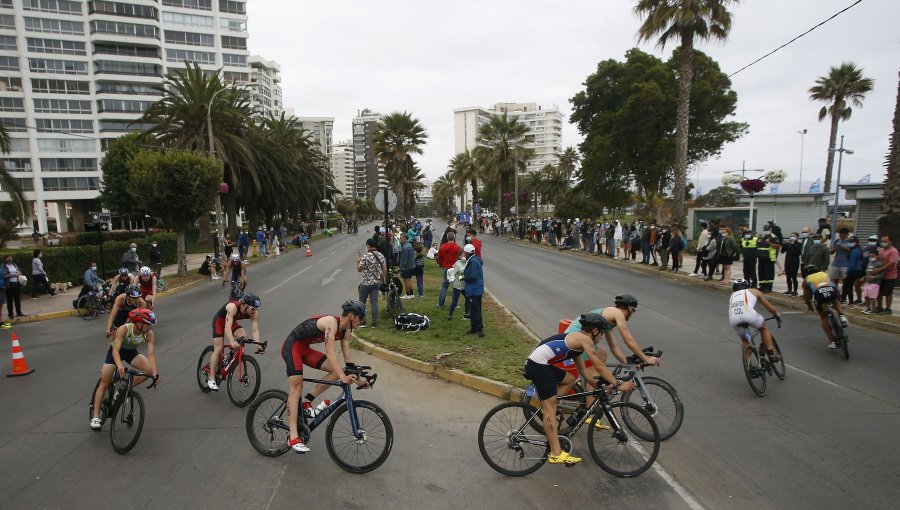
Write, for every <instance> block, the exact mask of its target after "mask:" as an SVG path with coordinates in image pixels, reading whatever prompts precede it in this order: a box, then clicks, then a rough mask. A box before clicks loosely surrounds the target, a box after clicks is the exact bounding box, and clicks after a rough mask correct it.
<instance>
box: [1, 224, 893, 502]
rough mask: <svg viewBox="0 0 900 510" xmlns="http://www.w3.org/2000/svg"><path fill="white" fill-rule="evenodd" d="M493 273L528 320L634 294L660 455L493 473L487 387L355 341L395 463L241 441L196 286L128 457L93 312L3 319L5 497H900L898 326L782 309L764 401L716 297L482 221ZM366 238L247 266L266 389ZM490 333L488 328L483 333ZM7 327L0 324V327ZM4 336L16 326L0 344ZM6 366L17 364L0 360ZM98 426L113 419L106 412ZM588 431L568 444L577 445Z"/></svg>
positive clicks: (177, 317)
mask: <svg viewBox="0 0 900 510" xmlns="http://www.w3.org/2000/svg"><path fill="white" fill-rule="evenodd" d="M483 240H484V243H485V245H484V256H485V259H486V261H485V262H486V263H485V273H486V276H485V277H486V283H487V287H488V289H489V290H490V291H491V292H493V293H494V294H495V295H496V296H497V297H498V298H499V299H501V300H502V301H503V302H504V304H505V305H506V306H507V307H509V308H510V309H512V310H513V311H514V312H515V313H516V314H518V315H519V316H520V317H522V318H523V319H524V320H525V322H526V323H527V324H528V325H529V327H530V328H531V329H532V330H533V331H534V332H535V333H537V334H538V335H539V336H546V335H549V334H550V333H552V332H554V331H555V330H556V326H555V324H556V322H557V320H558V319H559V318H563V317H571V316H575V315H577V314H579V313H581V312H583V311H586V310H587V309H590V308H593V307H594V306H597V305H602V304H607V303H610V302H611V300H612V296H614V295H615V294H617V293H621V292H625V291H628V292H631V293H633V294H635V295H636V296H638V298H639V299H640V301H641V306H640V311H639V312H638V314H637V315H636V317H635V319H634V320H633V321H632V323H630V325H631V327H632V328H633V329H634V330H635V332H636V334H637V335H638V339H639V341H640V342H641V343H642V344H643V345H654V346H656V347H659V348H662V349H664V350H665V351H666V353H665V355H664V364H663V366H662V367H661V368H659V369H653V372H656V375H660V376H662V377H664V378H666V379H667V380H669V381H670V382H672V383H673V384H674V385H675V386H676V387H677V388H678V390H679V392H680V393H681V395H682V398H683V399H684V401H685V406H686V409H687V411H686V412H687V418H686V420H685V424H684V426H683V428H682V430H681V432H679V434H678V435H677V436H675V437H674V438H673V439H671V440H669V441H667V442H665V443H664V444H663V448H662V450H661V453H660V457H659V460H658V462H657V467H658V468H659V469H656V470H651V471H648V472H647V473H645V474H644V475H642V476H641V477H639V478H637V479H634V480H623V479H617V478H614V477H612V476H610V475H607V474H606V473H605V472H603V471H602V470H600V469H599V467H597V466H596V465H594V464H593V462H592V461H591V460H590V459H589V458H586V459H585V462H584V463H583V464H582V465H580V466H577V467H575V468H571V469H564V468H561V467H558V466H544V467H543V468H542V469H541V470H539V471H538V472H536V473H534V474H533V475H530V476H528V477H525V478H507V477H504V476H502V475H499V474H498V473H495V472H494V471H493V470H491V469H490V468H489V467H488V466H487V465H486V464H485V463H484V461H483V460H482V459H481V456H480V455H479V453H478V448H477V444H476V432H477V428H478V423H479V422H480V420H481V418H482V417H483V415H484V413H485V412H486V411H487V410H488V409H490V408H491V407H492V406H493V405H495V404H496V403H497V402H498V400H497V399H496V398H493V397H488V396H485V395H481V394H479V393H476V392H473V391H471V390H468V389H465V388H462V387H459V386H455V385H452V384H449V383H445V382H443V381H440V380H436V379H431V378H428V377H425V376H422V375H419V374H417V373H413V372H411V371H409V370H406V369H403V368H399V367H396V366H393V365H391V364H390V363H387V362H385V361H381V360H377V359H369V358H367V357H366V356H365V355H363V354H361V353H359V352H354V354H353V356H354V361H355V362H357V363H360V362H362V363H366V364H370V365H373V366H375V367H376V369H377V372H378V373H379V381H378V385H377V386H376V388H375V389H374V390H366V391H363V392H359V393H358V394H357V397H358V398H364V399H368V400H372V401H374V402H376V403H377V404H379V405H380V406H381V407H383V408H384V409H385V410H386V412H387V413H388V415H389V416H390V418H391V421H392V423H393V427H394V433H395V439H394V448H393V451H392V453H391V456H390V457H389V458H388V460H387V462H386V463H385V464H384V465H383V466H381V467H380V468H378V469H377V470H376V471H374V472H372V473H369V474H367V475H362V476H360V475H351V474H349V473H346V472H344V471H342V470H341V469H339V468H338V467H337V466H336V465H335V464H334V463H333V462H332V461H331V459H330V458H329V457H328V454H327V452H326V450H325V446H324V440H323V438H324V434H323V431H322V430H319V431H316V432H314V433H313V436H312V441H311V443H310V446H311V448H312V450H313V451H312V452H311V453H309V454H306V455H303V456H299V455H295V454H293V453H288V454H285V455H284V456H282V457H279V458H275V459H271V458H267V457H263V456H261V455H259V454H258V453H257V452H256V451H255V450H253V448H252V447H251V446H250V444H249V442H248V441H247V438H246V434H245V431H244V426H243V425H244V418H245V410H243V409H238V408H236V407H234V406H233V405H232V404H231V403H230V402H229V400H228V397H227V394H226V392H225V391H224V389H223V391H220V392H219V393H218V394H203V393H201V392H200V391H199V389H198V388H197V384H196V382H195V381H196V379H195V375H194V370H195V368H196V360H197V356H198V355H199V353H200V351H201V350H202V349H203V348H204V347H205V346H206V345H207V344H208V343H209V336H210V332H209V328H210V326H209V324H210V318H211V316H212V314H213V313H214V312H215V310H216V309H218V307H219V306H221V304H222V303H224V301H225V300H226V294H225V291H224V290H223V289H221V288H220V287H218V286H216V285H215V284H204V285H201V286H199V287H198V288H195V289H192V290H189V291H187V292H184V293H182V294H179V295H176V296H173V297H170V298H168V299H164V300H162V301H161V302H160V304H159V307H158V312H159V315H160V318H161V323H160V324H159V325H158V326H157V328H156V331H157V337H158V339H159V349H158V356H159V366H160V371H161V374H162V378H163V379H162V385H161V386H160V387H159V388H158V389H156V390H143V389H142V390H140V391H141V393H142V395H143V396H144V397H145V402H146V408H147V420H146V423H145V427H144V433H143V435H142V437H141V439H140V442H139V443H138V444H137V446H136V447H135V449H134V450H132V451H131V452H130V453H129V454H128V455H125V456H121V455H118V454H116V453H114V452H113V451H112V449H111V447H110V444H109V435H108V432H107V428H106V427H105V428H104V431H103V432H102V433H99V434H98V433H95V432H92V431H91V430H89V428H88V423H87V422H88V419H87V413H86V407H87V403H88V394H89V393H90V390H91V388H93V385H94V383H95V381H96V378H97V371H98V369H99V366H100V364H101V362H102V358H103V355H104V352H105V349H106V340H105V339H104V337H103V335H102V329H103V325H102V323H101V322H100V321H99V320H98V321H94V322H84V321H81V320H80V319H77V318H72V319H61V320H54V321H48V322H42V323H35V324H28V325H23V326H20V327H17V328H16V329H15V330H13V331H16V332H17V333H18V335H19V339H20V340H21V342H22V345H23V349H24V352H25V355H26V357H27V360H28V363H29V365H30V366H31V367H32V368H35V369H37V371H36V372H35V373H34V374H31V375H29V376H27V377H20V378H0V409H3V413H2V419H0V459H2V462H0V508H4V509H5V508H15V509H20V508H96V507H99V506H101V505H109V504H115V505H127V506H129V507H134V508H168V509H171V508H187V507H191V508H213V507H216V508H287V507H289V506H290V507H294V506H297V507H304V508H346V509H363V508H376V509H378V508H391V509H394V508H436V509H437V508H441V509H443V508H459V507H465V506H474V507H477V508H481V507H487V506H490V507H492V508H501V509H505V508H510V509H517V510H520V509H523V508H525V509H527V508H547V507H548V506H552V505H556V504H576V505H582V506H584V505H586V506H588V507H590V506H595V505H597V504H600V505H603V506H613V505H614V506H616V507H621V508H690V507H694V508H698V507H705V508H751V507H753V508H759V507H765V508H779V507H780V508H839V507H843V508H845V507H847V506H848V505H850V506H851V507H863V506H866V507H874V508H888V507H893V506H895V498H896V487H897V486H898V481H900V480H898V478H900V475H898V473H900V470H898V469H897V468H898V460H897V459H898V458H900V456H898V453H900V452H898V446H897V445H896V443H895V442H894V441H893V438H894V436H895V431H896V430H897V429H898V425H900V420H898V403H900V395H898V394H900V390H898V389H897V388H898V385H897V382H898V381H897V379H898V374H897V371H896V369H895V368H894V367H893V366H892V365H893V363H892V358H893V357H894V356H893V355H895V354H896V353H897V351H898V348H897V346H898V344H897V339H896V338H889V336H888V335H887V334H884V333H877V332H871V331H867V330H859V331H854V330H853V329H851V330H850V334H851V338H852V339H853V343H852V344H851V348H852V355H853V358H852V359H851V361H850V362H845V361H843V360H842V359H840V358H839V357H838V356H837V355H836V354H835V353H832V352H828V351H827V350H826V349H825V348H824V341H822V340H820V339H819V335H820V333H818V332H817V330H816V327H817V323H816V322H815V321H813V320H812V319H811V318H809V317H808V316H805V315H802V314H791V315H787V318H788V320H787V321H786V324H785V328H784V329H783V330H781V331H779V332H778V338H779V340H780V342H781V345H782V348H783V350H784V353H785V355H786V358H787V361H788V363H789V369H788V379H787V380H786V381H784V382H781V383H778V382H773V383H772V384H771V386H770V391H769V394H768V395H767V396H766V397H765V398H757V397H755V396H754V395H753V394H752V393H751V392H750V389H749V387H748V386H747V383H746V381H745V379H744V376H743V374H742V372H741V369H740V364H739V353H738V348H737V344H736V340H734V339H733V338H732V333H731V331H730V329H729V328H728V326H727V322H726V318H725V311H726V302H725V299H726V295H725V294H722V293H716V292H712V291H709V290H707V289H700V288H695V287H692V286H683V285H679V284H675V283H672V282H671V281H669V280H660V279H656V278H652V277H649V276H646V275H643V274H639V273H636V272H632V271H628V270H624V269H620V268H611V267H609V266H604V265H598V264H595V263H592V262H591V261H587V260H582V259H579V258H574V257H567V256H562V255H560V254H557V253H552V252H547V251H543V250H536V249H533V248H530V247H527V246H522V245H517V244H509V243H507V242H505V241H499V240H496V239H493V238H490V237H489V236H484V237H483ZM363 241H364V235H360V236H359V237H349V236H336V237H334V238H332V239H327V240H323V241H321V242H317V243H315V244H314V245H313V252H314V254H313V257H309V258H307V257H304V256H303V253H302V252H300V251H293V252H291V253H290V254H288V255H286V256H282V257H281V258H279V259H276V260H270V261H268V262H265V263H263V264H255V265H253V266H251V267H250V271H249V273H250V281H251V284H250V289H251V290H252V291H254V292H257V293H259V294H261V295H262V297H263V300H264V305H263V308H262V326H261V330H262V334H263V336H264V338H266V339H268V340H269V341H270V343H271V344H272V347H270V350H269V352H267V353H266V354H264V355H260V356H257V359H258V360H259V362H260V364H261V366H262V373H263V376H262V379H263V380H262V390H265V389H268V388H284V387H285V386H286V381H285V379H284V376H283V367H284V365H283V362H282V361H281V359H280V356H279V355H278V348H279V347H280V345H281V342H282V339H283V337H284V336H285V335H286V334H287V332H288V331H289V330H290V329H291V328H292V327H293V326H294V325H296V324H297V323H298V322H300V321H301V320H303V319H304V318H306V317H308V316H311V315H315V314H321V313H334V312H336V311H337V310H339V308H338V307H339V304H340V303H341V302H342V301H343V299H345V298H347V297H352V296H354V294H355V286H356V283H357V281H358V275H357V273H356V272H355V268H354V265H353V261H354V256H355V254H356V253H355V252H356V251H358V250H361V249H362V245H363ZM486 333H487V334H490V331H489V330H486ZM8 337H9V332H8V331H3V332H0V339H2V341H4V342H8ZM6 345H8V343H7V344H6ZM0 370H2V371H3V372H4V373H6V372H8V370H9V361H8V359H3V360H2V361H0ZM107 427H108V425H107ZM583 437H584V432H581V433H580V434H579V437H576V439H575V448H576V451H578V452H579V453H584V454H585V456H587V455H586V454H587V452H586V445H585V443H584V439H583Z"/></svg>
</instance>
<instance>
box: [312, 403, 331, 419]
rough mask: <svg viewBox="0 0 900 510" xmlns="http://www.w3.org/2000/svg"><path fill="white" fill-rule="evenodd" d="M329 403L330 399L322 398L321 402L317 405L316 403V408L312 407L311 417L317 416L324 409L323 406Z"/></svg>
mask: <svg viewBox="0 0 900 510" xmlns="http://www.w3.org/2000/svg"><path fill="white" fill-rule="evenodd" d="M329 405H331V401H330V400H323V401H322V402H319V405H317V406H316V408H315V409H313V412H312V415H313V417H316V416H318V415H319V413H321V412H322V411H324V410H325V408H326V407H328V406H329Z"/></svg>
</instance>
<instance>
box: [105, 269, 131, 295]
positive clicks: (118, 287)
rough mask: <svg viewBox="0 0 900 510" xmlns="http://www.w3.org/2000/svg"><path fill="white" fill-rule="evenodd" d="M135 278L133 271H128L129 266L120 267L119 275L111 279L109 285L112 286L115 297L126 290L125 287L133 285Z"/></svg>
mask: <svg viewBox="0 0 900 510" xmlns="http://www.w3.org/2000/svg"><path fill="white" fill-rule="evenodd" d="M133 280H134V278H133V277H132V276H131V273H129V272H128V268H127V267H120V268H119V275H118V276H116V277H113V279H112V280H110V281H109V286H110V287H112V295H113V298H115V297H117V296H118V295H119V294H121V293H123V292H125V287H127V286H129V285H131V284H132V283H133Z"/></svg>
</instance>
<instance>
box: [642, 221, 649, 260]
mask: <svg viewBox="0 0 900 510" xmlns="http://www.w3.org/2000/svg"><path fill="white" fill-rule="evenodd" d="M641 264H650V227H643V228H641Z"/></svg>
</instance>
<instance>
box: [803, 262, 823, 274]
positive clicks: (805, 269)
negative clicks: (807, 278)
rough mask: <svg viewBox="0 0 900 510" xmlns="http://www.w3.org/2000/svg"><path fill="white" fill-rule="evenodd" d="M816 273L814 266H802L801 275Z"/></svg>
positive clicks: (816, 268) (817, 270) (816, 269)
mask: <svg viewBox="0 0 900 510" xmlns="http://www.w3.org/2000/svg"><path fill="white" fill-rule="evenodd" d="M818 272H819V268H818V266H816V265H815V264H807V265H805V266H803V274H813V273H818Z"/></svg>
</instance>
